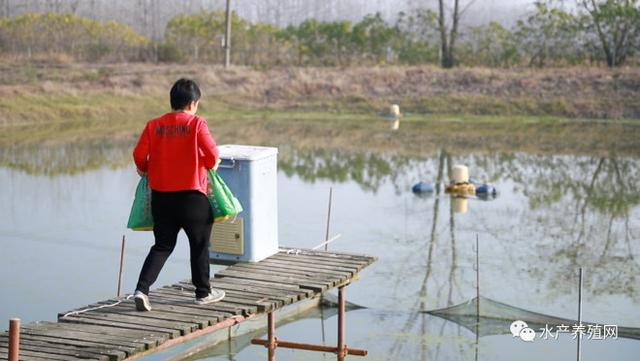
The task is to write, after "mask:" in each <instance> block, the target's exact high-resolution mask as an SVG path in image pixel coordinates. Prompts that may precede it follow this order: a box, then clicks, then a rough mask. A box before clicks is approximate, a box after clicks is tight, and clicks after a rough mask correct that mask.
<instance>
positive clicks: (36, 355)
mask: <svg viewBox="0 0 640 361" xmlns="http://www.w3.org/2000/svg"><path fill="white" fill-rule="evenodd" d="M0 354H2V355H8V354H9V349H8V348H2V347H0ZM26 357H28V358H29V359H32V360H62V361H71V360H86V359H81V358H79V357H75V356H70V355H65V356H62V355H56V354H52V353H49V352H36V351H29V350H22V349H21V350H20V360H24V359H25V358H26Z"/></svg>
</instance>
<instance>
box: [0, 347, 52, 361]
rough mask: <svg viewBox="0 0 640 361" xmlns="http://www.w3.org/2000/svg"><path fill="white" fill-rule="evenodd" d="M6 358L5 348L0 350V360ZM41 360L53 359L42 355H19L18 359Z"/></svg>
mask: <svg viewBox="0 0 640 361" xmlns="http://www.w3.org/2000/svg"><path fill="white" fill-rule="evenodd" d="M8 359H9V355H8V351H7V350H5V349H2V350H0V360H8ZM42 360H53V359H50V358H46V357H42V356H30V355H20V361H42Z"/></svg>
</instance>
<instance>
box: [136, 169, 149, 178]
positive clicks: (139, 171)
mask: <svg viewBox="0 0 640 361" xmlns="http://www.w3.org/2000/svg"><path fill="white" fill-rule="evenodd" d="M136 172H138V175H139V176H140V177H146V176H147V172H143V171H141V170H140V169H138V168H136Z"/></svg>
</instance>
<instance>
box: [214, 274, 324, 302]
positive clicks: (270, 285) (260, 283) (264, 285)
mask: <svg viewBox="0 0 640 361" xmlns="http://www.w3.org/2000/svg"><path fill="white" fill-rule="evenodd" d="M218 282H225V283H229V284H234V285H245V286H252V287H262V288H269V289H273V290H283V291H293V292H296V293H302V294H304V297H302V298H301V299H304V298H308V297H311V296H313V295H315V294H316V292H314V291H312V290H310V289H306V288H300V286H298V285H292V284H284V283H273V282H269V281H260V280H250V279H242V278H215V279H214V280H211V287H215V285H216V284H217V283H218Z"/></svg>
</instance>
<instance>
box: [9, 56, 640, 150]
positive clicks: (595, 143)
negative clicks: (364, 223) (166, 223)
mask: <svg viewBox="0 0 640 361" xmlns="http://www.w3.org/2000/svg"><path fill="white" fill-rule="evenodd" d="M180 76H187V77H193V78H196V79H198V80H199V82H200V83H201V86H202V88H203V90H204V93H205V95H204V97H203V99H202V102H201V114H203V115H204V116H205V117H206V118H207V119H208V120H209V122H210V125H211V127H212V129H213V131H214V132H215V134H216V138H217V139H218V141H219V142H220V143H255V144H257V143H262V144H264V143H268V144H276V145H277V144H293V145H296V146H323V147H340V148H347V149H353V150H394V151H398V152H402V153H419V152H425V151H431V150H434V149H436V148H438V147H441V146H446V147H447V148H448V149H453V150H455V149H459V150H461V151H470V150H472V151H478V150H509V151H518V150H521V151H533V152H563V153H567V152H568V153H589V154H593V153H605V152H610V151H616V152H619V153H624V154H634V155H638V154H640V142H639V141H638V135H639V134H640V121H637V119H636V118H640V104H638V103H637V101H636V99H638V98H639V97H638V96H639V95H640V74H639V73H638V72H637V71H635V70H633V69H631V70H629V69H627V70H624V69H623V70H619V71H617V72H610V71H609V70H606V69H551V70H540V71H533V70H488V69H455V70H452V71H443V70H440V69H437V68H432V67H405V68H399V67H389V68H370V69H365V68H352V69H334V68H282V69H271V70H265V71H257V70H252V69H249V68H231V69H228V70H225V69H221V68H211V67H205V66H202V65H193V66H184V65H176V66H168V65H149V64H123V65H109V66H92V65H77V64H76V65H57V66H50V65H49V66H44V65H41V66H39V65H17V64H5V65H2V66H0V95H1V97H0V126H1V127H2V132H0V147H4V148H6V147H13V146H25V145H31V146H32V145H35V144H59V143H68V142H77V141H92V140H96V141H98V140H101V139H110V140H118V141H124V142H131V143H132V142H133V141H135V139H136V137H137V134H138V133H139V131H140V130H141V129H142V126H143V125H144V122H145V121H146V120H147V119H149V118H151V117H153V116H156V115H158V114H160V113H162V112H163V111H165V110H166V109H167V103H168V101H167V100H168V99H167V90H168V88H169V86H170V85H171V83H172V81H173V80H175V79H176V78H178V77H180ZM391 103H398V104H400V105H401V109H402V110H403V112H404V113H405V116H404V118H403V120H402V125H401V129H400V130H399V131H397V132H391V131H390V122H389V121H387V120H386V119H385V118H384V117H383V115H382V114H381V113H383V112H384V110H385V109H386V108H387V107H388V105H389V104H391Z"/></svg>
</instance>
